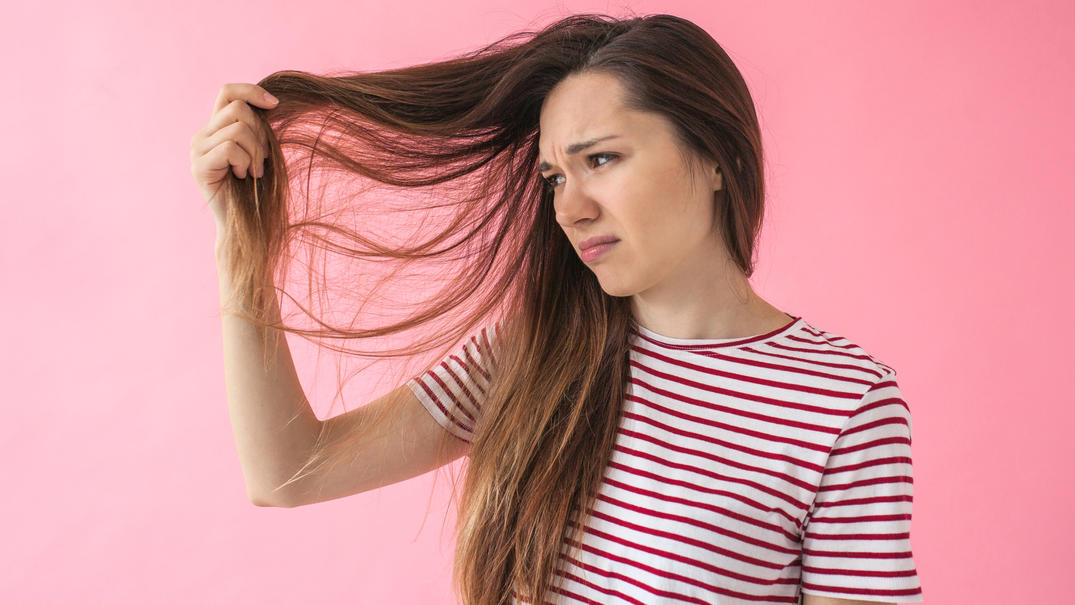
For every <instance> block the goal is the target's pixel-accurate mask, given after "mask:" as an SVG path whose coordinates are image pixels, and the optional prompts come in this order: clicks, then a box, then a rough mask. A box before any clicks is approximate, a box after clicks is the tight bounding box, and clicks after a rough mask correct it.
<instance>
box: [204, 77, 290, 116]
mask: <svg viewBox="0 0 1075 605" xmlns="http://www.w3.org/2000/svg"><path fill="white" fill-rule="evenodd" d="M232 101H243V102H245V103H249V104H251V105H257V106H258V107H264V108H265V109H271V108H273V107H275V106H276V100H275V99H273V98H272V95H270V94H269V91H267V90H265V89H264V88H262V87H260V86H258V85H257V84H248V83H246V82H238V83H232V84H225V85H224V86H221V87H220V93H219V94H217V98H216V104H215V105H214V106H213V113H214V114H216V113H219V112H220V110H221V109H223V108H224V107H225V106H226V105H227V104H228V103H231V102H232Z"/></svg>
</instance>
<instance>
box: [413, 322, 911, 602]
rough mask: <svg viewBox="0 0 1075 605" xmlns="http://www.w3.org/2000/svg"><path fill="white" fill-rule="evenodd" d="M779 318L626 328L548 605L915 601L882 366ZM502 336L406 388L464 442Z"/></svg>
mask: <svg viewBox="0 0 1075 605" xmlns="http://www.w3.org/2000/svg"><path fill="white" fill-rule="evenodd" d="M789 317H792V318H793V321H791V322H790V323H789V324H787V325H786V326H784V327H783V328H780V329H778V330H774V331H772V332H769V333H767V334H761V335H758V336H752V337H749V338H725V339H704V340H703V339H683V338H670V337H666V336H661V335H659V334H656V333H654V332H652V331H650V330H647V329H646V328H644V327H642V326H640V325H637V324H635V325H634V327H633V328H632V331H631V351H630V364H631V368H630V384H629V385H628V386H627V390H626V397H625V401H624V405H623V413H622V419H621V421H620V427H619V431H618V436H617V440H616V447H615V450H614V451H613V454H612V458H611V461H610V463H609V465H608V467H607V470H606V472H605V479H604V482H603V484H602V486H601V489H600V492H599V495H598V500H597V502H596V505H595V507H594V509H593V515H592V517H591V518H590V519H589V521H588V525H587V527H586V528H585V534H584V538H583V546H582V551H581V555H580V557H581V558H580V559H578V560H574V559H572V560H568V559H567V557H566V554H565V556H564V557H563V558H562V559H561V562H560V565H561V567H560V569H559V570H558V572H557V574H558V575H559V576H561V577H562V580H561V581H562V584H561V587H560V588H559V589H557V590H556V591H555V593H553V594H551V595H550V597H551V598H552V599H553V601H555V602H556V603H638V604H642V603H698V604H707V605H712V604H719V605H728V604H733V603H735V604H739V603H744V604H745V603H750V604H760V603H793V604H794V603H799V602H800V592H805V593H810V594H815V595H823V596H829V597H836V598H843V599H860V600H865V601H880V602H899V603H916V602H920V601H922V588H921V585H920V583H919V579H918V574H917V572H916V569H915V564H914V559H913V556H912V554H911V542H910V529H911V504H912V501H913V497H912V496H913V480H912V473H911V413H910V409H909V408H908V406H907V403H906V402H905V401H904V400H903V397H902V396H901V394H900V390H899V387H898V386H897V384H896V372H895V370H893V369H892V368H891V367H889V366H887V365H885V364H883V363H881V362H880V361H878V360H877V359H875V358H874V357H872V356H871V355H870V354H868V353H867V352H866V351H865V350H863V349H862V348H861V347H859V346H858V345H856V344H854V343H852V342H850V341H849V340H847V339H846V338H843V337H840V336H837V335H835V334H832V333H829V332H824V331H822V330H819V329H817V328H814V327H813V326H811V325H809V324H808V323H806V321H804V320H803V319H802V318H801V317H794V316H791V315H789ZM499 330H500V324H499V323H496V324H492V325H491V326H489V327H487V328H485V329H483V330H481V331H480V332H479V333H477V334H475V335H474V336H472V337H471V338H470V339H469V340H468V341H467V342H466V343H465V344H464V345H463V346H462V347H461V348H460V349H459V350H458V351H456V352H455V353H453V354H451V355H449V356H447V357H446V358H445V359H444V360H443V361H442V362H441V363H440V365H438V366H436V367H434V368H433V369H432V370H430V371H429V372H426V373H425V374H422V375H420V376H417V377H415V378H413V379H412V380H410V381H409V382H408V383H407V384H408V386H410V387H411V389H412V390H413V391H414V393H415V395H416V396H417V397H418V398H419V400H420V401H421V402H422V403H423V404H424V405H425V407H426V408H427V409H428V410H429V412H430V414H432V415H433V417H434V418H435V419H436V420H437V421H438V422H439V423H440V424H441V425H442V426H444V427H445V429H447V430H448V431H450V432H451V433H452V434H454V435H456V436H457V437H459V438H460V439H463V440H464V441H467V442H470V440H471V438H472V437H473V432H472V429H473V426H474V418H475V417H476V416H477V414H478V412H479V409H480V404H481V395H482V394H483V393H484V392H485V388H486V387H487V386H488V382H489V372H488V370H489V368H488V366H487V365H485V364H483V363H482V360H483V359H486V360H487V359H488V358H489V352H490V351H491V347H490V345H491V344H492V343H494V342H495V339H496V337H497V336H498V335H499V333H500V332H499ZM490 338H492V340H490ZM456 404H458V405H456ZM577 518H578V517H577V516H576V517H575V519H576V520H577ZM567 547H568V544H567V543H566V541H565V546H564V549H563V552H564V553H566V552H567ZM558 579H561V578H558ZM515 602H517V603H518V602H520V601H519V600H516V601H515Z"/></svg>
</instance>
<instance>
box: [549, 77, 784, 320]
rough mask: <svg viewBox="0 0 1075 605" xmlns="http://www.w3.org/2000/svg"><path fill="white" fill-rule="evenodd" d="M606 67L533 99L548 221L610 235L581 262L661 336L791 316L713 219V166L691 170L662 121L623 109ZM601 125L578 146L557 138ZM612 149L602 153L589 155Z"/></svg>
mask: <svg viewBox="0 0 1075 605" xmlns="http://www.w3.org/2000/svg"><path fill="white" fill-rule="evenodd" d="M622 96H623V88H622V86H621V85H620V83H619V80H618V79H617V78H616V77H615V76H612V75H608V74H603V73H597V72H587V73H582V74H575V75H572V76H569V77H567V78H565V79H564V80H562V81H561V82H560V83H558V84H557V85H556V87H555V88H553V90H552V91H551V92H550V94H549V95H548V97H547V98H546V99H545V102H544V104H543V105H542V108H541V117H540V124H539V130H540V137H539V141H538V148H539V151H540V156H541V157H540V161H542V162H545V163H547V164H548V165H549V166H547V168H548V169H547V170H542V172H541V174H542V177H545V178H546V179H547V180H548V182H549V184H550V185H551V186H553V187H554V189H553V191H554V194H553V204H554V206H555V209H556V221H557V222H558V223H559V225H560V227H561V228H562V229H563V231H564V234H565V235H566V236H567V238H568V239H569V240H570V241H571V244H572V246H573V247H574V249H575V252H576V254H580V258H581V253H580V250H579V244H580V243H581V242H582V241H583V240H585V239H587V238H589V237H592V236H595V235H612V236H614V237H617V238H619V240H620V241H619V242H617V243H616V244H615V245H614V246H612V248H610V249H609V250H608V251H607V252H605V253H604V254H603V255H602V256H600V257H599V258H597V259H595V260H593V261H591V262H589V263H586V264H587V267H589V268H590V270H591V271H593V272H594V275H596V277H597V279H598V281H599V282H600V284H601V288H602V289H603V290H604V291H605V292H606V293H608V294H609V295H611V296H629V297H631V309H632V313H633V315H634V318H635V320H636V321H638V323H640V324H641V325H642V326H644V327H645V328H647V329H649V330H651V331H653V332H656V333H657V334H661V335H664V336H668V337H672V338H710V339H716V338H746V337H749V336H755V335H758V334H764V333H767V332H771V331H773V330H776V329H778V328H781V327H783V326H785V325H787V324H788V323H790V322H791V321H792V319H791V317H790V316H788V315H787V314H786V313H784V312H783V311H781V310H780V309H777V308H776V307H774V306H773V305H771V304H769V303H768V302H766V301H765V300H763V299H762V298H761V297H760V296H758V295H757V294H756V293H755V292H754V290H753V288H752V287H751V285H750V282H749V281H748V279H747V277H746V276H745V275H744V274H743V272H742V270H741V269H739V268H738V267H737V266H736V265H735V263H734V262H732V260H731V258H730V256H729V255H728V254H727V252H726V250H725V247H724V244H723V242H722V239H721V236H720V233H719V230H718V229H717V228H716V226H715V225H714V213H715V201H714V192H715V191H718V190H721V189H722V188H723V181H722V176H721V172H720V169H719V167H717V166H716V164H715V163H711V162H703V165H704V170H696V174H695V177H694V179H693V186H694V189H693V191H692V190H691V185H692V179H691V178H690V174H689V173H688V168H687V165H686V163H685V158H683V157H682V156H681V153H680V152H679V149H680V147H679V146H678V145H679V144H678V142H677V141H676V140H675V138H674V131H673V127H672V124H671V123H670V122H669V121H668V120H667V118H665V117H664V116H662V115H660V114H656V113H648V112H637V111H630V110H628V109H626V108H624V107H623V104H622V102H621V99H622ZM606 135H618V136H617V138H613V139H608V140H605V141H601V142H599V143H597V144H595V145H593V146H591V147H589V148H587V149H585V150H584V151H581V152H579V153H577V154H574V155H567V153H566V148H567V147H568V146H569V145H571V144H573V143H577V142H580V141H586V140H590V139H593V138H598V137H603V136H606ZM600 154H613V155H600Z"/></svg>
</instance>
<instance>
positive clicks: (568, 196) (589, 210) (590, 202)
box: [553, 182, 601, 229]
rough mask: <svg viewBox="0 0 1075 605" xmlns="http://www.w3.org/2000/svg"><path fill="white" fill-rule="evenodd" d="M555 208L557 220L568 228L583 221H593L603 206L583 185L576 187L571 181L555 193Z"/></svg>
mask: <svg viewBox="0 0 1075 605" xmlns="http://www.w3.org/2000/svg"><path fill="white" fill-rule="evenodd" d="M553 208H555V210H556V222H557V223H559V224H560V226H561V227H563V228H565V229H567V228H570V227H574V226H576V225H577V224H578V223H579V222H581V221H593V220H595V219H597V217H598V216H600V214H601V207H600V206H599V205H598V203H597V200H595V199H593V197H592V196H590V195H589V193H587V192H586V190H585V189H584V188H583V187H576V186H574V185H573V184H571V183H569V182H565V183H564V184H563V185H561V186H560V190H559V191H558V192H556V193H555V194H554V195H553Z"/></svg>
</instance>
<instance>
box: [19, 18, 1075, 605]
mask: <svg viewBox="0 0 1075 605" xmlns="http://www.w3.org/2000/svg"><path fill="white" fill-rule="evenodd" d="M31 6H33V5H32V4H30V3H13V4H10V5H9V6H7V7H5V13H6V14H5V20H6V25H7V27H6V28H5V35H4V36H0V50H2V51H3V56H4V57H5V67H6V73H5V74H4V92H3V95H2V99H0V107H2V113H3V115H4V116H5V117H6V118H7V119H6V121H5V122H6V123H5V125H4V130H5V135H4V140H5V144H4V145H2V146H0V154H2V157H0V160H2V161H0V167H2V170H3V171H4V172H5V178H4V182H5V183H6V185H5V192H4V196H3V199H4V202H3V224H4V226H5V229H4V230H3V237H2V238H0V242H2V243H0V266H2V268H3V284H4V285H3V287H4V293H5V295H4V296H3V299H2V300H3V302H2V304H3V309H2V310H3V312H4V313H3V314H4V316H5V317H7V318H8V324H7V328H6V331H5V337H6V341H7V342H8V345H7V346H5V347H4V348H3V349H2V352H0V356H2V357H0V362H2V364H0V367H3V372H4V375H5V381H4V382H5V386H6V389H5V390H6V393H5V394H4V397H3V400H4V401H5V402H6V404H5V406H4V407H5V418H4V421H3V422H2V423H0V431H2V439H0V444H2V445H0V448H2V449H3V451H2V452H0V460H2V461H3V462H2V464H3V469H2V470H3V476H4V496H3V498H2V499H0V513H2V518H3V519H4V522H5V528H4V536H3V540H2V544H3V546H2V547H0V600H3V601H5V602H8V603H85V602H101V603H106V602H107V603H183V604H188V603H209V604H215V603H291V602H302V603H451V602H452V599H451V598H450V593H449V572H450V565H451V552H452V551H451V547H452V537H451V532H450V531H446V532H445V533H444V534H443V535H442V534H441V527H442V519H443V518H444V507H445V505H446V502H447V489H446V484H445V482H444V480H443V476H442V477H441V479H440V480H438V481H437V484H436V489H435V491H434V492H433V494H434V497H433V500H432V501H427V500H428V498H429V496H430V493H431V489H432V488H433V483H432V481H433V474H429V475H425V476H422V477H419V478H416V479H414V480H411V481H408V482H404V483H401V484H396V485H393V486H390V487H387V488H385V489H383V490H379V491H376V492H369V493H365V494H361V495H358V496H354V497H350V498H344V499H340V500H336V501H331V502H327V503H322V504H319V505H314V506H309V507H303V508H297V509H290V510H288V509H268V508H258V507H255V506H254V505H252V504H251V503H250V502H249V501H248V500H247V499H246V494H245V490H244V486H243V479H242V475H241V471H240V466H239V461H238V457H237V455H236V452H235V445H234V441H233V437H232V432H231V427H230V424H229V419H228V415H227V408H226V402H225V399H224V376H223V366H222V359H221V339H220V318H219V315H218V314H217V304H218V293H217V281H216V271H215V265H214V262H213V251H212V248H213V238H214V226H213V222H212V220H211V216H210V215H209V213H208V210H207V209H206V208H204V206H203V204H202V202H203V200H202V198H201V196H200V194H199V192H198V190H197V189H196V187H195V184H194V182H193V180H192V178H191V176H190V173H189V141H190V139H191V137H192V136H193V134H194V132H195V131H196V130H198V129H199V128H201V127H202V126H203V125H204V124H205V123H206V121H207V120H208V118H209V115H210V112H211V108H212V103H213V101H214V99H215V97H216V95H217V92H218V90H219V88H220V86H221V85H222V84H223V83H225V82H256V81H257V80H258V79H260V78H261V77H263V76H264V75H266V74H268V73H270V72H272V71H275V70H280V69H303V70H308V71H314V72H323V71H328V70H333V69H377V68H387V67H395V66H402V65H407V64H412V63H416V62H422V61H428V60H434V59H438V58H444V57H447V56H448V55H450V54H453V53H457V52H462V51H465V50H470V49H473V48H476V47H477V46H478V45H479V44H485V43H488V42H491V41H492V40H494V39H496V38H499V37H500V36H502V35H504V34H507V33H509V32H511V31H515V30H519V29H532V28H535V27H538V26H541V25H544V24H545V23H548V22H549V21H551V20H552V19H554V18H557V17H560V16H563V15H565V14H567V13H568V12H583V11H604V12H611V13H613V14H623V13H622V10H621V7H622V6H625V5H623V4H620V3H608V4H603V3H569V4H568V3H561V2H557V3H541V2H538V3H534V2H526V3H517V4H514V5H513V4H507V3H504V2H501V1H496V2H493V1H487V2H462V3H460V2H454V3H440V2H421V3H418V2H390V3H381V2H376V3H374V2H350V1H349V2H316V1H315V2H303V3H300V4H294V3H273V2H263V3H253V2H229V3H219V2H207V1H202V0H196V1H191V2H184V3H172V4H167V5H166V4H164V3H143V2H133V1H128V2H117V1H105V2H101V3H89V4H84V3H74V2H64V3H61V5H59V6H57V5H51V6H48V7H47V8H44V9H41V8H30V7H31ZM1071 6H1072V5H1071V4H1070V3H1067V2H1063V1H1059V0H1058V1H1054V2H1040V1H1039V2H1019V3H1010V5H1008V6H1005V5H1004V4H1003V3H980V2H971V1H959V2H946V3H943V6H939V5H938V3H934V2H898V3H896V2H889V3H881V2H869V3H865V2H862V3H857V2H817V1H815V2H809V3H799V2H779V3H776V2H769V3H764V4H755V3H744V2H736V3H732V2H714V1H712V0H706V1H705V2H700V1H699V2H635V3H633V4H630V8H631V10H633V11H634V12H636V13H639V14H644V13H655V12H668V13H673V14H678V15H681V16H684V17H687V18H689V19H692V20H694V21H695V22H696V23H698V24H699V25H701V26H702V27H704V28H706V29H707V30H708V31H710V32H711V33H712V34H713V36H714V37H715V38H716V39H717V40H718V41H719V42H720V43H721V44H722V45H724V46H725V48H726V49H727V51H728V52H729V54H730V55H731V56H732V58H733V59H734V60H735V61H736V62H737V64H738V65H739V67H740V69H741V70H742V71H743V73H744V75H745V77H746V79H747V81H748V82H749V84H750V87H751V90H752V92H753V94H754V96H755V100H756V102H757V104H758V110H759V114H760V116H761V120H762V127H763V135H764V137H765V139H764V141H765V144H766V153H767V162H768V166H767V168H768V178H769V181H768V184H769V196H770V197H769V210H768V217H767V219H768V220H767V227H766V230H765V232H764V234H763V238H762V249H761V252H760V263H759V266H758V270H757V274H756V277H755V278H754V280H753V282H754V285H755V287H756V289H757V290H758V292H759V293H760V294H761V295H762V296H763V297H765V298H766V299H767V300H769V301H770V302H772V303H773V304H774V305H776V306H777V307H778V308H781V309H783V310H787V311H789V312H791V313H793V314H796V315H803V316H805V317H806V319H807V320H808V321H809V322H811V323H812V324H813V325H815V326H816V327H819V328H821V329H824V330H828V331H832V332H836V333H838V334H841V335H843V336H846V337H848V338H850V339H851V340H853V341H855V342H857V343H858V344H860V345H862V346H864V347H865V348H866V349H867V350H869V351H871V353H873V354H874V355H875V356H877V357H878V358H880V359H881V360H883V361H885V362H886V363H888V364H890V365H892V366H893V367H895V368H896V369H897V371H898V372H899V376H900V386H901V389H902V391H903V393H904V395H905V396H906V398H907V401H908V403H909V405H910V407H911V410H912V412H913V417H914V434H913V437H914V439H913V444H914V445H913V455H914V469H915V496H916V498H915V507H914V521H913V532H912V545H913V551H914V555H915V561H916V563H917V565H918V571H919V575H920V578H921V580H922V586H923V590H924V594H925V597H926V602H927V603H937V604H941V603H976V604H991V603H998V604H999V603H1039V602H1040V603H1044V602H1054V601H1055V600H1056V599H1058V598H1060V597H1059V595H1062V594H1067V592H1068V589H1069V586H1068V576H1069V574H1070V571H1071V569H1072V568H1073V565H1075V556H1073V555H1072V554H1071V544H1072V539H1073V538H1075V532H1073V529H1075V517H1073V516H1072V514H1071V511H1072V510H1073V505H1075V497H1073V496H1075V487H1073V486H1075V482H1073V481H1072V471H1071V466H1070V463H1071V460H1072V459H1073V456H1072V454H1073V453H1075V452H1073V449H1075V448H1073V446H1072V443H1073V439H1072V437H1071V434H1070V433H1071V428H1072V426H1073V425H1075V422H1073V421H1075V413H1073V411H1072V410H1073V407H1075V406H1073V404H1075V401H1073V397H1072V395H1071V388H1070V387H1069V386H1068V385H1067V383H1066V382H1064V381H1065V380H1066V379H1067V378H1068V377H1070V372H1071V360H1072V356H1071V354H1070V352H1068V351H1069V349H1068V347H1067V345H1068V344H1069V343H1071V342H1072V341H1073V339H1075V330H1073V328H1072V326H1073V322H1072V321H1071V319H1070V316H1069V314H1070V311H1071V308H1072V304H1073V303H1075V297H1073V295H1072V294H1073V293H1072V289H1073V285H1072V284H1073V280H1072V264H1073V263H1072V256H1073V255H1072V252H1073V246H1072V240H1073V237H1075V235H1073V228H1075V220H1073V218H1075V216H1073V215H1075V212H1073V210H1072V205H1073V203H1075V195H1073V193H1075V176H1073V175H1075V170H1073V169H1072V167H1071V162H1072V160H1073V158H1075V144H1073V143H1072V140H1073V138H1075V129H1073V123H1075V122H1073V119H1072V116H1071V110H1072V107H1073V106H1075V99H1073V95H1072V74H1073V73H1075V61H1073V53H1072V51H1071V46H1070V43H1071V40H1072V37H1073V35H1075V25H1073V24H1075V10H1073V9H1072V8H1071ZM415 14H417V15H420V19H418V20H415V19H414V17H413V15H415ZM291 342H292V348H293V351H294V352H295V355H296V358H297V359H298V362H299V365H300V368H299V369H300V374H302V376H303V381H304V385H306V386H307V389H308V391H307V392H308V394H310V395H311V397H313V398H314V401H315V402H327V401H328V398H329V397H330V395H331V388H330V387H331V380H332V378H334V370H333V369H329V370H326V371H325V373H324V375H323V376H322V375H321V374H320V373H319V372H320V370H318V369H316V368H315V365H314V364H315V362H316V359H315V357H314V356H313V351H311V350H310V348H309V347H308V346H304V345H305V343H301V342H296V341H295V340H292V341H291ZM371 380H372V378H371ZM391 386H394V385H380V386H378V387H377V389H376V390H373V388H372V387H370V389H371V391H370V394H369V396H364V395H365V393H363V392H359V394H358V399H360V400H361V399H366V400H368V399H372V395H373V394H374V393H376V394H380V393H382V392H384V391H386V390H387V389H388V388H390V387H391ZM338 411H339V410H337V411H335V412H333V414H335V413H337V412H338ZM326 412H327V408H326V406H325V405H321V407H320V408H319V409H318V413H319V414H321V415H322V417H324V414H325V413H326ZM427 506H429V507H430V513H429V514H428V516H426V515H425V513H426V510H427ZM452 514H454V511H453V513H452ZM451 518H452V517H451V516H450V515H449V517H448V519H449V522H451Z"/></svg>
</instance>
